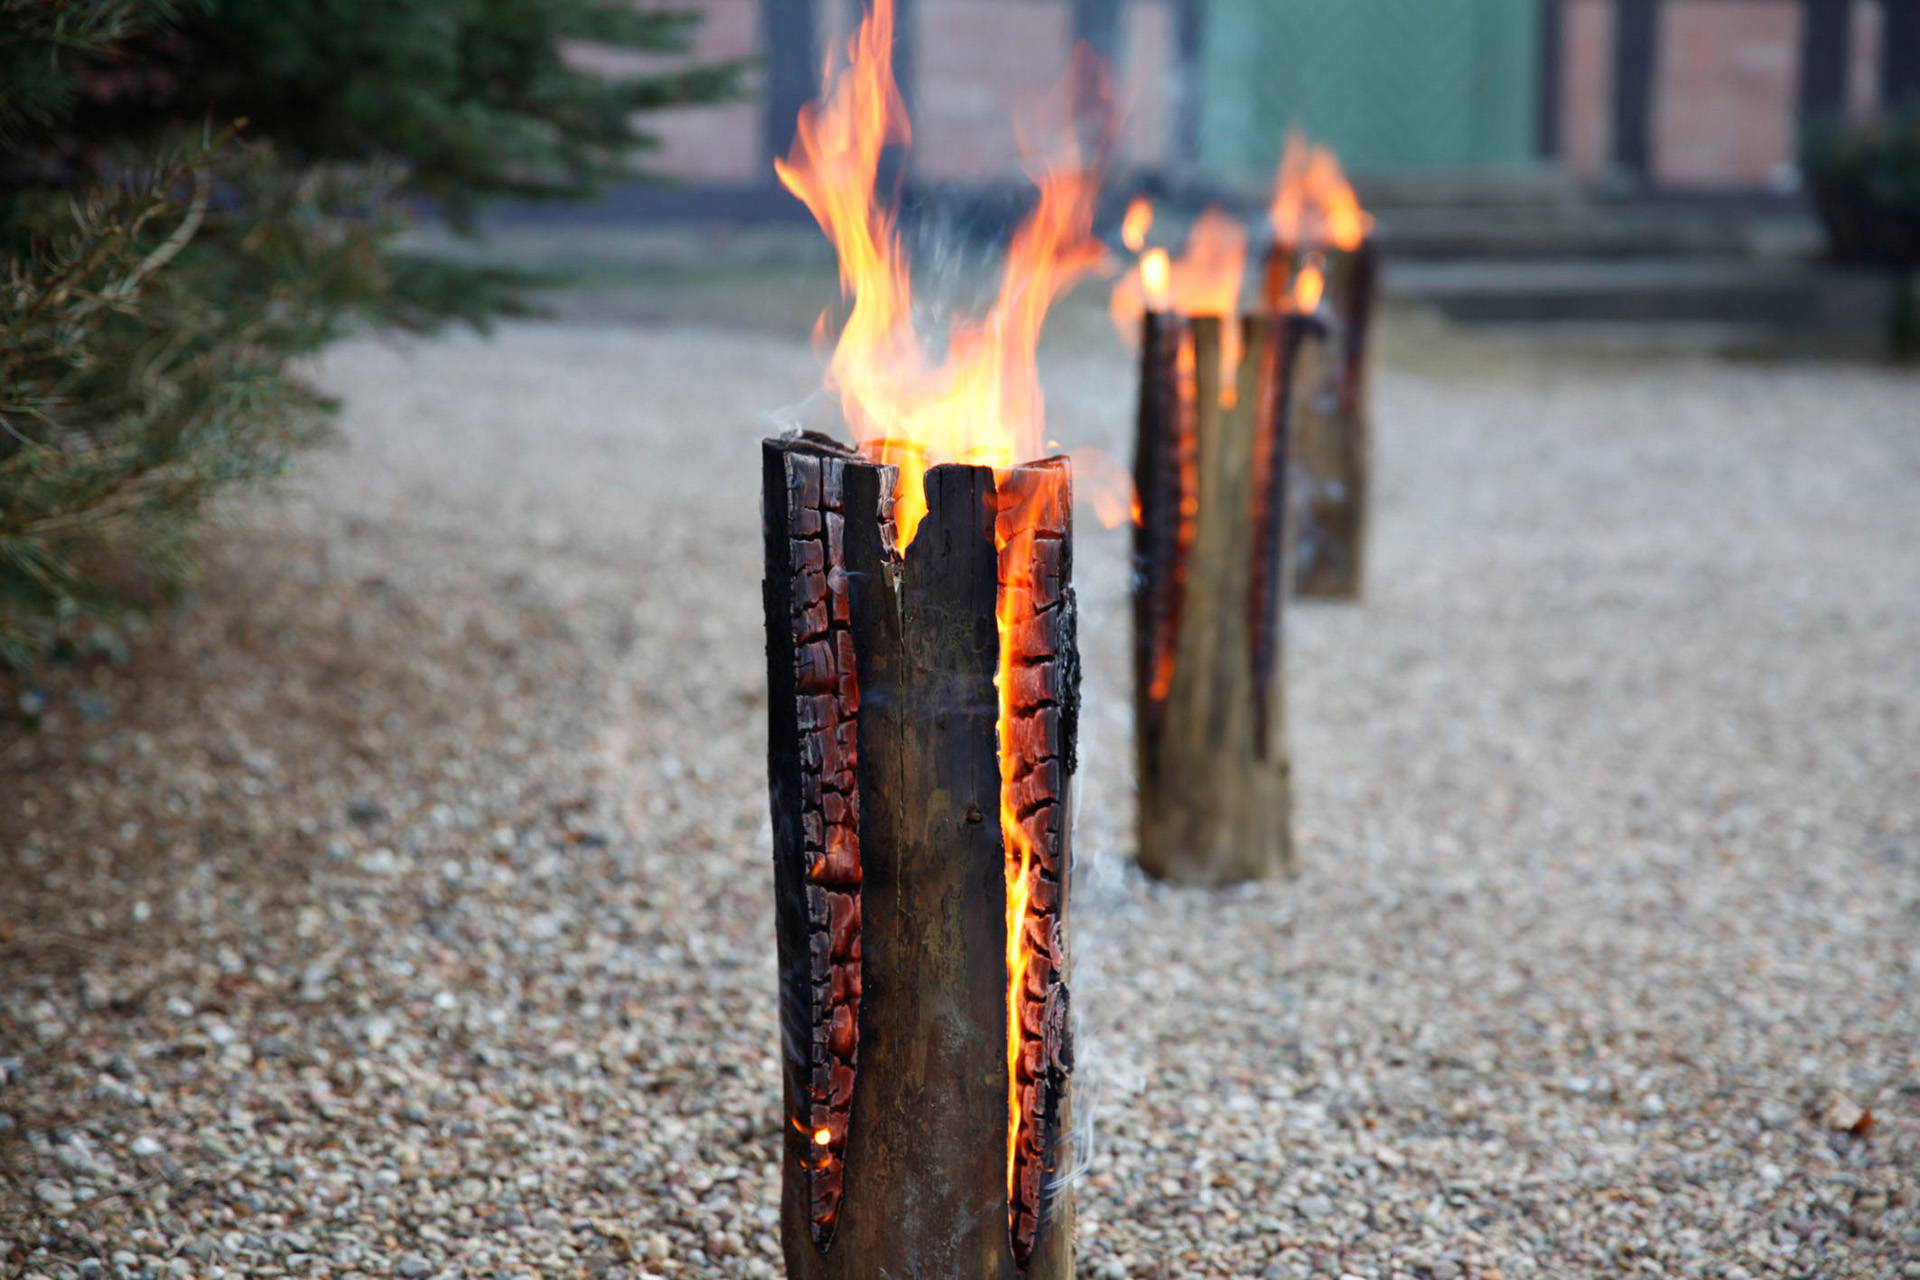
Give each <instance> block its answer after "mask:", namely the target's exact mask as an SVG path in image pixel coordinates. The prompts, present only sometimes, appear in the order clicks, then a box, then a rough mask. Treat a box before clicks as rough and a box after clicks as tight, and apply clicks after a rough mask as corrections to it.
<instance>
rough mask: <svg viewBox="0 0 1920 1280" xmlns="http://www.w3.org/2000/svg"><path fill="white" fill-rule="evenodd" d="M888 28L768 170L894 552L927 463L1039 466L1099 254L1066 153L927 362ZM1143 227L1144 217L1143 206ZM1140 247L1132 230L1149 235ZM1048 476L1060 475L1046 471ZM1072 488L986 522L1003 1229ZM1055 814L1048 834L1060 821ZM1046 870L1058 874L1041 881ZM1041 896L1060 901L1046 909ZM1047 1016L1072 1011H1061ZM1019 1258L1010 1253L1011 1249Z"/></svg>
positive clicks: (884, 20)
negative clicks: (806, 233)
mask: <svg viewBox="0 0 1920 1280" xmlns="http://www.w3.org/2000/svg"><path fill="white" fill-rule="evenodd" d="M893 22H894V4H893V0H874V3H873V5H872V7H871V10H870V12H869V14H868V16H867V18H866V19H865V21H863V22H862V24H861V26H860V29H859V31H858V32H856V33H855V35H854V37H853V39H852V41H851V42H850V43H849V46H848V65H847V67H846V68H845V69H844V70H843V71H842V72H841V74H840V75H839V76H838V77H837V78H836V79H835V80H834V82H833V84H832V86H831V88H830V90H829V91H828V92H827V93H826V94H825V95H824V98H823V100H822V101H820V102H816V103H814V104H810V105H809V106H808V107H806V108H805V109H803V110H802V112H801V114H800V120H799V125H798V130H797V132H796V135H795V140H794V145H793V151H792V153H791V154H790V155H789V156H788V157H787V158H786V159H785V160H784V161H776V162H775V170H776V172H777V173H778V174H779V177H780V181H781V182H782V183H783V184H785V186H786V187H787V189H788V190H789V191H791V192H793V194H794V195H795V196H797V197H798V198H799V199H800V200H801V201H803V202H804V203H805V204H806V206H807V208H808V209H809V210H811V211H812V213H813V216H814V218H815V220H816V221H817V222H819V224H820V226H821V229H822V230H824V231H825V232H826V233H827V236H828V238H829V239H831V240H832V241H833V242H834V245H835V246H836V248H837V249H838V250H839V257H840V285H841V292H842V294H843V296H846V297H850V298H851V299H852V302H853V305H852V309H851V312H850V314H849V315H848V317H847V320H846V323H845V326H844V327H843V328H842V330H841V333H840V338H839V342H838V344H837V345H836V346H835V348H834V352H833V357H832V360H831V362H830V365H829V369H828V384H829V385H830V386H832V387H833V388H834V389H835V390H836V391H838V392H839V395H840V402H841V407H842V410H843V412H844V413H845V416H846V419H847V423H848V426H849V428H850V429H851V430H852V432H853V434H854V437H855V439H856V440H857V441H858V442H859V444H860V446H861V448H862V449H863V450H865V451H866V452H867V453H868V454H869V455H870V456H873V457H875V458H876V459H878V460H879V461H882V462H886V463H891V464H893V465H894V466H896V467H898V468H899V472H900V475H899V485H898V489H897V496H896V499H895V508H894V520H895V524H896V526H897V530H898V533H897V537H898V542H899V546H900V548H901V549H902V550H903V551H904V550H905V549H906V548H907V547H908V546H909V545H910V544H911V543H912V541H913V538H914V534H915V532H916V531H917V529H918V528H919V525H920V521H921V520H922V518H923V517H924V516H925V515H926V513H927V500H926V485H925V476H926V471H927V469H928V468H929V467H931V466H935V465H938V464H941V463H947V462H962V463H970V464H974V465H983V466H991V467H993V468H994V469H995V470H996V473H997V474H998V477H999V479H1000V481H1001V485H1002V492H1003V493H1007V492H1009V490H1008V487H1007V486H1008V480H1009V477H1010V475H1011V474H1012V473H1011V472H1010V469H1011V468H1014V467H1016V466H1018V465H1019V464H1022V463H1026V462H1030V461H1032V460H1034V459H1036V458H1038V457H1039V456H1040V453H1041V450H1042V446H1043V443H1044V441H1045V438H1046V437H1045V428H1044V422H1043V405H1042V397H1041V392H1040V381H1039V375H1038V370H1037V368H1036V364H1035V349H1036V347H1037V346H1038V343H1039V338H1040V327H1041V324H1042V322H1043V320H1044V319H1045V316H1046V313H1047V310H1048V308H1049V307H1050V306H1051V305H1052V303H1053V301H1054V300H1055V299H1056V298H1057V297H1058V296H1060V294H1062V293H1063V292H1064V291H1066V290H1067V289H1068V288H1070V287H1071V286H1072V285H1073V284H1074V282H1075V281H1077V280H1078V279H1079V278H1080V277H1081V276H1082V275H1084V274H1086V273H1087V272H1089V271H1090V270H1092V269H1093V268H1095V267H1096V266H1098V265H1099V264H1100V263H1101V262H1102V260H1103V259H1104V258H1105V254H1106V250H1105V248H1104V247H1103V246H1102V245H1101V244H1100V242H1099V241H1098V240H1095V239H1094V238H1093V237H1092V235H1091V229H1092V222H1093V211H1094V202H1095V198H1096V196H1097V194H1098V180H1097V177H1096V175H1094V174H1092V173H1089V172H1086V171H1085V170H1083V169H1082V168H1081V167H1080V165H1079V162H1078V159H1077V157H1076V156H1070V157H1069V158H1068V160H1067V162H1066V163H1063V164H1060V165H1058V166H1046V165H1041V166H1039V167H1038V172H1037V175H1036V176H1037V180H1038V185H1039V200H1038V203H1037V204H1036V206H1035V208H1034V211H1033V213H1032V214H1031V215H1030V216H1029V217H1028V218H1027V220H1026V221H1025V222H1024V223H1023V224H1022V225H1021V226H1020V228H1019V230H1018V231H1017V232H1016V233H1015V234H1014V237H1013V242H1012V244H1011V245H1010V247H1009V249H1008V253H1007V263H1006V267H1005V274H1004V276H1003V278H1002V281H1001V286H1000V290H999V293H998V295H997V296H996V298H995V300H994V303H993V305H992V307H991V308H990V309H989V311H988V313H987V314H986V315H985V316H984V317H982V318H980V319H978V320H973V321H962V322H960V323H957V324H956V325H954V326H953V328H952V330H951V336H950V338H949V342H948V347H947V351H946V354H945V357H944V359H940V360H935V359H932V358H930V357H929V355H928V353H927V352H926V350H925V349H924V347H923V346H922V345H921V342H920V339H919V336H918V334H916V332H915V331H914V327H913V317H912V307H913V294H912V283H911V278H910V277H911V273H910V265H909V263H908V261H907V259H906V256H905V254H904V252H903V250H902V248H901V245H900V237H899V230H898V223H897V216H896V211H895V209H894V208H893V207H892V206H890V205H888V204H885V203H883V202H881V201H878V200H876V199H875V196H874V181H875V177H876V173H877V170H878V167H879V161H880V153H881V150H882V148H883V147H885V146H886V145H888V144H889V143H900V144H905V143H907V142H908V141H909V137H908V125H907V116H906V112H905V110H904V107H903V105H902V103H901V99H900V94H899V90H898V88H897V86H896V85H895V83H894V81H893V76H892V71H891V61H890V56H891V50H892V45H893ZM1146 216H1147V217H1148V218H1149V219H1150V218H1151V210H1150V209H1149V210H1147V214H1146ZM1145 233H1146V227H1145V226H1144V225H1141V226H1140V227H1139V234H1140V236H1141V237H1142V238H1143V239H1144V236H1145ZM1242 251H1243V252H1244V243H1243V244H1242ZM1163 256H1164V255H1163ZM1047 471H1048V473H1049V476H1050V477H1052V475H1053V472H1054V469H1053V468H1047ZM1021 474H1024V473H1021ZM1065 492H1066V487H1065V470H1064V467H1061V468H1059V474H1058V477H1057V479H1054V478H1049V479H1048V480H1047V482H1045V483H1041V484H1038V485H1036V486H1034V487H1033V489H1032V490H1031V492H1030V493H1029V494H1028V495H1027V496H1026V498H1025V500H1022V501H1018V502H1014V501H1012V500H1011V499H1009V505H1008V507H1007V509H1005V510H1002V511H1000V512H999V513H998V514H997V519H996V542H997V544H998V546H999V549H1000V552H1001V567H1002V573H1001V583H1000V591H999V596H998V601H997V607H996V610H995V615H996V621H997V624H998V628H999V633H1000V665H999V671H998V675H997V678H996V685H997V687H998V690H999V700H1000V716H999V721H998V729H999V733H1000V748H999V753H1000V761H1001V802H1000V807H1001V813H1000V820H1001V834H1002V837H1003V840H1004V844H1005V849H1006V856H1007V866H1006V913H1007V1067H1008V1077H1009V1079H1008V1118H1007V1135H1006V1141H1007V1186H1008V1199H1009V1204H1008V1213H1009V1225H1010V1227H1011V1226H1012V1225H1014V1217H1015V1182H1016V1174H1017V1173H1018V1172H1019V1170H1022V1169H1024V1170H1027V1173H1026V1175H1025V1176H1026V1177H1028V1178H1037V1177H1038V1176H1039V1168H1038V1162H1037V1161H1034V1160H1032V1159H1031V1156H1032V1153H1034V1152H1035V1151H1037V1150H1038V1148H1039V1145H1040V1141H1041V1139H1040V1137H1039V1136H1038V1131H1037V1130H1034V1129H1033V1128H1032V1126H1033V1125H1035V1124H1037V1123H1038V1122H1040V1121H1041V1120H1042V1119H1043V1118H1044V1117H1039V1116H1027V1115H1025V1114H1023V1106H1022V1084H1021V1081H1022V1078H1023V1076H1024V1078H1025V1079H1026V1081H1027V1085H1026V1087H1027V1088H1028V1089H1029V1090H1032V1089H1034V1088H1035V1085H1034V1083H1033V1082H1034V1081H1035V1079H1036V1078H1037V1074H1038V1073H1037V1072H1036V1071H1035V1070H1034V1065H1033V1064H1034V1062H1035V1061H1038V1060H1039V1059H1037V1058H1036V1053H1037V1051H1038V1050H1039V1049H1040V1048H1041V1047H1042V1045H1041V1044H1040V1042H1038V1041H1036V1036H1037V1034H1038V1033H1037V1032H1036V1031H1035V1030H1034V1029H1033V1028H1032V1027H1029V1026H1027V1025H1026V1024H1027V1023H1028V1022H1031V1023H1033V1024H1034V1026H1036V1027H1039V1026H1044V1025H1045V1020H1044V1018H1043V1016H1042V1014H1041V1013H1040V1012H1039V1011H1038V1010H1037V1009H1036V1008H1035V1007H1034V1006H1035V1001H1034V998H1033V997H1032V995H1031V994H1030V985H1031V984H1030V981H1029V980H1030V978H1032V979H1035V980H1037V981H1038V983H1039V985H1040V986H1041V988H1042V991H1043V993H1044V992H1046V991H1049V990H1051V989H1053V988H1049V987H1048V985H1047V984H1048V983H1054V974H1055V972H1056V967H1055V962H1056V961H1057V960H1058V959H1059V958H1060V957H1059V956H1058V954H1057V952H1058V947H1057V945H1056V944H1055V943H1054V941H1053V940H1052V939H1050V938H1044V937H1043V938H1041V939H1039V940H1038V942H1037V943H1036V939H1035V936H1034V922H1035V920H1036V918H1038V919H1039V920H1040V921H1041V922H1042V928H1043V930H1044V929H1045V927H1046V925H1045V921H1046V920H1047V919H1048V918H1050V917H1049V914H1048V913H1050V912H1051V911H1053V910H1055V909H1057V906H1058V902H1057V889H1058V884H1057V878H1058V877H1059V875H1060V874H1061V873H1062V868H1060V867H1059V866H1057V865H1054V866H1045V865H1044V864H1045V862H1046V860H1047V858H1048V857H1050V856H1051V855H1050V854H1049V852H1048V850H1047V849H1046V848H1045V847H1041V846H1038V845H1036V836H1035V834H1034V833H1033V831H1032V830H1030V828H1035V827H1036V826H1038V825H1040V824H1041V823H1042V819H1040V818H1038V817H1036V814H1038V813H1040V812H1041V810H1043V809H1045V808H1046V806H1045V805H1043V804H1039V801H1038V800H1037V799H1036V796H1035V791H1036V788H1039V787H1041V784H1042V783H1043V782H1045V781H1046V780H1047V779H1048V778H1055V779H1057V777H1058V767H1057V764H1056V763H1054V762H1051V761H1049V760H1042V759H1040V758H1039V757H1037V756H1035V754H1034V751H1035V749H1034V746H1033V739H1034V734H1035V732H1036V731H1035V729H1034V728H1033V727H1032V723H1031V722H1032V721H1033V720H1034V717H1035V716H1036V715H1039V714H1040V711H1039V710H1038V709H1036V707H1034V706H1029V705H1027V704H1026V703H1023V702H1021V701H1019V699H1020V698H1021V697H1023V696H1025V694H1024V692H1023V691H1024V690H1028V689H1030V687H1031V681H1030V680H1028V679H1027V678H1026V675H1027V673H1028V672H1031V671H1033V670H1034V669H1035V667H1034V664H1036V663H1038V662H1040V661H1042V659H1043V658H1045V657H1046V656H1047V655H1044V654H1041V653H1037V652H1028V651H1027V649H1029V648H1031V636H1032V634H1033V632H1034V631H1035V628H1034V627H1033V626H1032V623H1033V620H1034V619H1035V617H1036V616H1037V612H1036V611H1037V610H1039V609H1040V608H1041V607H1042V606H1043V605H1045V604H1047V603H1048V602H1047V601H1045V600H1042V599H1039V598H1037V597H1038V596H1039V595H1041V594H1044V591H1045V590H1046V589H1048V587H1049V585H1050V586H1051V588H1053V589H1056V590H1057V588H1058V587H1059V585H1060V584H1059V583H1058V582H1053V583H1051V584H1047V583H1043V582H1036V581H1035V570H1034V569H1033V564H1034V563H1035V557H1036V556H1039V557H1041V559H1042V560H1044V558H1045V554H1047V553H1048V552H1047V547H1046V546H1045V545H1044V544H1045V543H1046V542H1048V541H1053V542H1057V541H1058V540H1059V537H1060V534H1059V532H1058V531H1057V529H1053V530H1048V529H1043V528H1041V527H1040V524H1041V523H1042V522H1044V521H1046V520H1055V519H1056V514H1055V513H1057V511H1058V508H1059V506H1060V504H1061V502H1062V501H1063V500H1064V494H1065ZM1053 603H1055V604H1057V600H1056V601H1054V602H1053ZM1049 714H1050V713H1049ZM1057 800H1058V797H1057V796H1056V797H1055V801H1054V808H1053V809H1052V810H1049V811H1047V815H1046V819H1045V820H1046V821H1053V822H1056V823H1057V821H1058V814H1057V809H1058V803H1057ZM1036 805H1038V807H1037V808H1036ZM1048 829H1049V830H1058V827H1057V826H1056V827H1053V828H1048ZM1043 870H1045V871H1046V872H1047V873H1048V875H1049V876H1051V877H1054V878H1053V879H1047V878H1046V877H1043V876H1042V875H1041V872H1042V871H1043ZM1050 884H1051V885H1053V886H1054V892H1055V895H1056V897H1055V901H1053V902H1048V901H1046V900H1045V895H1046V894H1047V893H1048V891H1049V890H1048V887H1047V886H1048V885H1050ZM1054 986H1055V987H1057V983H1054ZM1057 1003H1060V1004H1061V1005H1062V1006H1063V1007H1064V998H1062V999H1061V1000H1060V1001H1058V1002H1057ZM1023 1013H1024V1014H1025V1015H1026V1016H1025V1017H1023V1016H1022V1015H1023ZM815 1140H816V1141H819V1137H818V1135H817V1134H816V1135H815ZM1023 1152H1025V1153H1027V1158H1025V1159H1023V1158H1022V1153H1023ZM1023 1185H1025V1184H1023ZM1029 1243H1030V1236H1029ZM1019 1247H1020V1245H1019V1241H1018V1239H1016V1252H1017V1251H1018V1249H1019Z"/></svg>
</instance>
